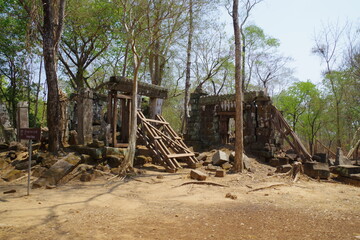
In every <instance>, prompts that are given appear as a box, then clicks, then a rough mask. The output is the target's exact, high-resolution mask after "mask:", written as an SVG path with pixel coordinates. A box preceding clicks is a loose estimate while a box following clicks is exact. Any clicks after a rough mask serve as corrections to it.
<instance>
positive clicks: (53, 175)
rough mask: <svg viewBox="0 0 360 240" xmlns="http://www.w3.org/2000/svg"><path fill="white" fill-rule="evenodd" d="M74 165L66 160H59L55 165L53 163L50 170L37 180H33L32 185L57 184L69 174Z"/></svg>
mask: <svg viewBox="0 0 360 240" xmlns="http://www.w3.org/2000/svg"><path fill="white" fill-rule="evenodd" d="M73 168H74V165H72V164H70V163H68V162H67V161H65V160H58V161H57V162H56V163H55V164H54V165H52V166H51V167H50V168H49V169H48V170H46V171H44V173H43V174H42V175H41V177H39V178H38V179H37V180H36V181H35V182H33V185H32V187H33V188H38V187H43V186H46V185H56V184H57V183H58V181H60V180H61V179H62V178H63V177H64V176H65V175H66V174H68V173H69V172H70V171H71V170H72V169H73Z"/></svg>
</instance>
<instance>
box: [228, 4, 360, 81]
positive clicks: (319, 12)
mask: <svg viewBox="0 0 360 240" xmlns="http://www.w3.org/2000/svg"><path fill="white" fill-rule="evenodd" d="M224 18H227V20H226V21H227V24H228V27H232V26H230V25H231V19H230V17H229V16H226V17H224ZM346 22H350V23H353V24H357V26H360V0H264V1H263V2H262V3H260V4H258V5H256V6H255V8H254V9H253V10H252V12H251V16H250V18H249V20H248V23H251V24H256V25H257V26H259V27H261V28H262V29H263V30H264V32H265V33H266V34H267V35H270V36H272V37H274V38H277V39H279V40H280V44H281V45H280V51H281V52H282V53H283V54H284V55H286V56H289V57H292V58H293V59H294V61H293V62H292V63H291V64H290V66H291V67H293V68H294V69H295V73H294V76H295V77H296V78H297V79H299V80H301V81H306V80H310V81H312V82H314V83H319V82H320V81H321V72H322V70H323V69H324V66H322V65H321V61H320V58H319V57H317V56H315V55H314V54H312V53H311V49H312V48H313V47H314V45H315V33H316V32H320V31H321V29H322V26H324V25H327V24H328V23H332V24H336V23H338V24H339V25H340V26H343V25H344V24H345V23H346Z"/></svg>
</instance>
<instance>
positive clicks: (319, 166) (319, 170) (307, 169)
mask: <svg viewBox="0 0 360 240" xmlns="http://www.w3.org/2000/svg"><path fill="white" fill-rule="evenodd" d="M304 173H305V174H306V175H308V176H309V177H312V178H320V179H328V178H329V177H330V169H329V166H328V164H327V163H319V162H306V163H304Z"/></svg>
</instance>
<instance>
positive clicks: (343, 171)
mask: <svg viewBox="0 0 360 240" xmlns="http://www.w3.org/2000/svg"><path fill="white" fill-rule="evenodd" d="M333 172H334V173H337V174H339V175H341V176H343V177H350V175H351V174H359V173H360V166H354V165H338V166H336V167H335V168H334V169H333Z"/></svg>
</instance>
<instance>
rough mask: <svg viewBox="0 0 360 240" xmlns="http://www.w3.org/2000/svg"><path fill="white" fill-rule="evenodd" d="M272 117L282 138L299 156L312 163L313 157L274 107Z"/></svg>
mask: <svg viewBox="0 0 360 240" xmlns="http://www.w3.org/2000/svg"><path fill="white" fill-rule="evenodd" d="M271 115H272V124H273V126H275V128H276V130H278V132H279V133H280V135H281V137H283V138H284V139H285V140H286V141H287V142H288V143H289V144H290V146H291V147H292V148H293V149H294V150H295V151H296V152H297V154H299V155H300V156H301V158H302V159H303V160H305V161H312V159H311V155H310V154H309V152H308V151H307V150H306V148H305V146H304V145H303V144H302V142H301V140H300V138H299V137H298V136H297V135H296V133H295V132H294V131H293V130H292V129H291V127H290V126H289V124H288V123H287V122H286V120H285V119H284V117H283V115H282V114H281V113H280V111H279V110H278V109H277V108H276V107H275V106H273V105H272V109H271Z"/></svg>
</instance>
